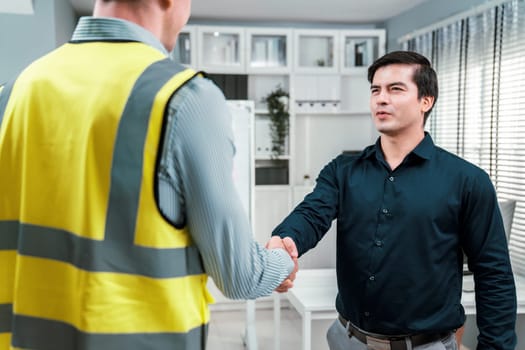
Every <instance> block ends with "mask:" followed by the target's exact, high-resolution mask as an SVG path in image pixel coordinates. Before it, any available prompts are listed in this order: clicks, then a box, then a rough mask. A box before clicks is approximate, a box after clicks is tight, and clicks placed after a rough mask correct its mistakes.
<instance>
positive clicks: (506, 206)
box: [498, 199, 516, 242]
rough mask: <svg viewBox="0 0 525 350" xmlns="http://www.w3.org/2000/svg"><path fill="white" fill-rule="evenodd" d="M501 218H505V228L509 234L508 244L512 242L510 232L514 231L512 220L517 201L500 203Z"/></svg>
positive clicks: (502, 201)
mask: <svg viewBox="0 0 525 350" xmlns="http://www.w3.org/2000/svg"><path fill="white" fill-rule="evenodd" d="M498 204H499V209H500V211H501V216H502V218H503V226H504V227H505V233H506V234H507V242H509V240H510V231H511V229H512V220H513V219H514V210H515V209H516V201H514V200H510V199H506V200H500V201H498Z"/></svg>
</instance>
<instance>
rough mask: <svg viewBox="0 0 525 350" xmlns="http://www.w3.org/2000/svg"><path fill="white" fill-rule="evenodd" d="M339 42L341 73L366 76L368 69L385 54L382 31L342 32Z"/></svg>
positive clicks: (383, 32)
mask: <svg viewBox="0 0 525 350" xmlns="http://www.w3.org/2000/svg"><path fill="white" fill-rule="evenodd" d="M339 40H340V45H341V46H340V47H341V57H342V61H341V73H355V74H366V70H367V69H368V67H369V66H370V65H371V64H372V63H373V62H374V61H375V60H376V59H377V58H379V57H380V56H382V55H384V54H385V31H384V30H383V29H363V30H344V31H341V33H340V39H339Z"/></svg>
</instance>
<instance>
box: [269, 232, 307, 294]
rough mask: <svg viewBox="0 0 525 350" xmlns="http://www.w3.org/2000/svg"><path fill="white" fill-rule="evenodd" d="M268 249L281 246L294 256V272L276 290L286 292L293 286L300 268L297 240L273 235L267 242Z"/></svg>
mask: <svg viewBox="0 0 525 350" xmlns="http://www.w3.org/2000/svg"><path fill="white" fill-rule="evenodd" d="M266 248H267V249H275V248H281V249H284V250H285V251H287V252H288V254H290V257H291V258H292V261H293V263H294V269H293V271H292V273H291V274H290V275H289V276H288V277H287V278H286V279H285V280H284V281H283V282H282V283H281V284H280V285H279V286H278V287H277V288H275V291H276V292H279V293H285V292H287V291H288V289H290V288H292V287H293V281H294V280H295V276H296V273H297V270H298V269H299V264H298V263H297V258H298V256H299V253H298V251H297V246H296V245H295V242H294V241H293V239H291V238H290V237H284V238H281V237H279V236H273V237H272V238H270V240H269V241H268V243H266Z"/></svg>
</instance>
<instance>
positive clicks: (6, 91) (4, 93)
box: [0, 81, 14, 128]
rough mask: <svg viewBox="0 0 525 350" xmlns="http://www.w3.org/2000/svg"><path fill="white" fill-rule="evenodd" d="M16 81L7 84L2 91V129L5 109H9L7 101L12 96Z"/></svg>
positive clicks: (0, 98) (0, 113) (0, 112)
mask: <svg viewBox="0 0 525 350" xmlns="http://www.w3.org/2000/svg"><path fill="white" fill-rule="evenodd" d="M13 84H14V81H12V82H10V83H8V84H6V85H5V86H4V88H3V89H2V90H1V91H0V128H1V127H2V120H3V119H4V112H5V108H6V107H7V101H9V97H10V96H11V91H12V90H13Z"/></svg>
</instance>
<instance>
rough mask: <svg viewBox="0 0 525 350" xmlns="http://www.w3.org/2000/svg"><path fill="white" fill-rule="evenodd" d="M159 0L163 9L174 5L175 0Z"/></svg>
mask: <svg viewBox="0 0 525 350" xmlns="http://www.w3.org/2000/svg"><path fill="white" fill-rule="evenodd" d="M158 1H159V4H160V6H161V8H162V9H164V10H165V9H167V8H170V7H171V6H173V2H174V1H175V0H158Z"/></svg>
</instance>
